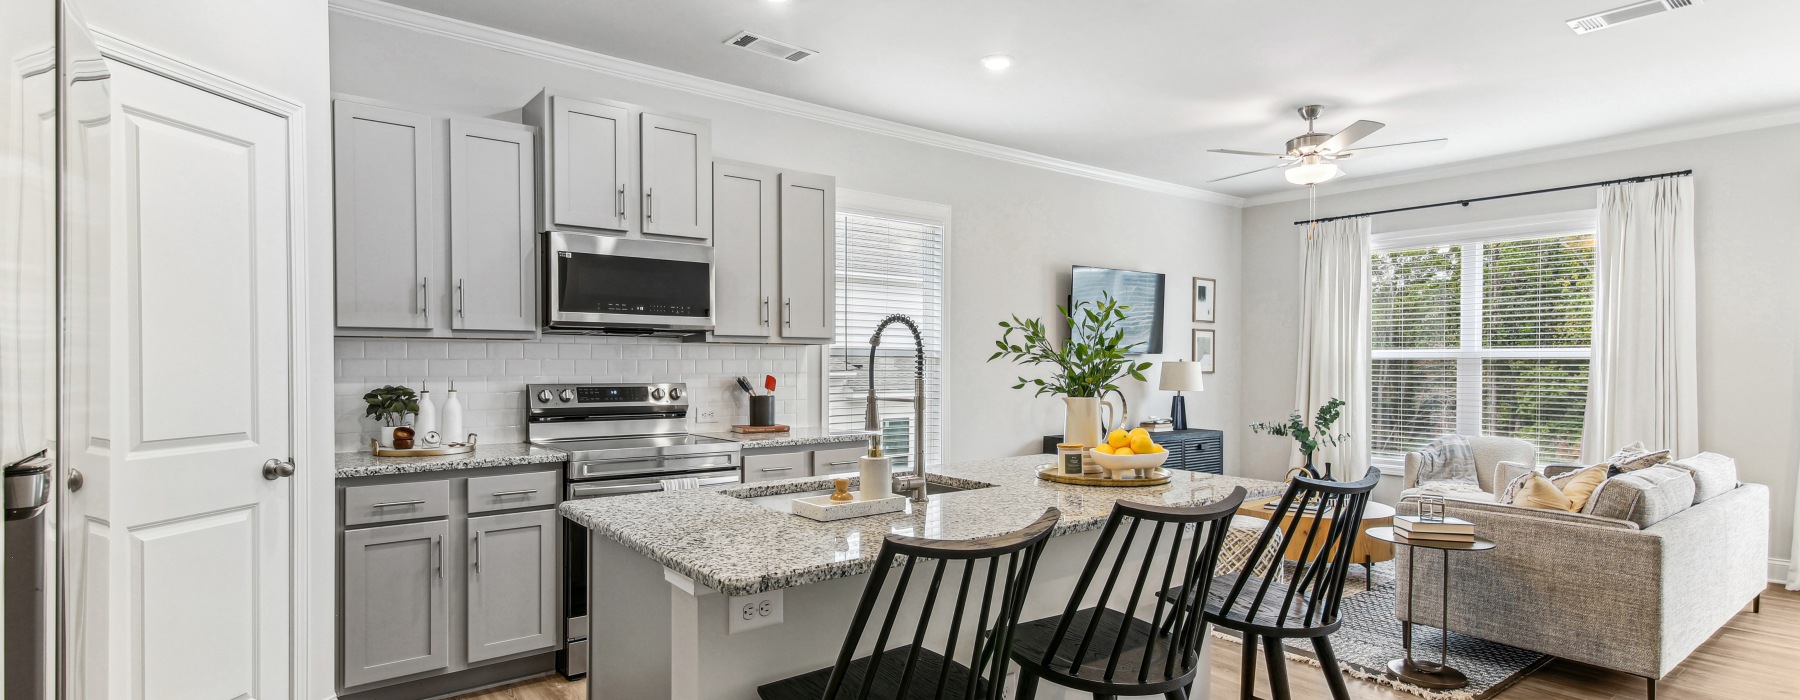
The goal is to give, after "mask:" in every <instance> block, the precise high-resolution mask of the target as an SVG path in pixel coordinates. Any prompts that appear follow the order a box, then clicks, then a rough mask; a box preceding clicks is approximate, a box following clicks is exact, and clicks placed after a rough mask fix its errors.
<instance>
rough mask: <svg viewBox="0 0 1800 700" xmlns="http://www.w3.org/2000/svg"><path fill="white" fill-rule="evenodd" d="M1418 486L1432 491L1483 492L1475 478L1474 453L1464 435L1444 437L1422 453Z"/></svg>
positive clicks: (1434, 441)
mask: <svg viewBox="0 0 1800 700" xmlns="http://www.w3.org/2000/svg"><path fill="white" fill-rule="evenodd" d="M1419 457H1420V459H1419V474H1418V479H1417V480H1416V484H1417V485H1418V486H1420V487H1424V488H1426V489H1427V490H1431V491H1443V492H1452V493H1453V492H1457V491H1480V490H1481V480H1480V479H1478V478H1476V476H1475V452H1474V451H1473V450H1470V449H1469V441H1468V439H1467V438H1464V437H1463V436H1461V435H1445V436H1443V437H1441V438H1438V439H1436V440H1432V441H1431V444H1429V445H1426V446H1425V448H1424V449H1421V450H1419Z"/></svg>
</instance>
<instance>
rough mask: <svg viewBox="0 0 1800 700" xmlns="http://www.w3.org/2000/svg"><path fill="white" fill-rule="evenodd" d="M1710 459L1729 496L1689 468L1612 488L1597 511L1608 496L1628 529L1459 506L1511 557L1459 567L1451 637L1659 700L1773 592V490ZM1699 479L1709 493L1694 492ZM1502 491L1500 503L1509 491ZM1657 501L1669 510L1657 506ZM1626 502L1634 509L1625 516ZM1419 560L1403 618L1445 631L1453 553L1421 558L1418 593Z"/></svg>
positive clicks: (1480, 504) (1618, 522) (1475, 503)
mask: <svg viewBox="0 0 1800 700" xmlns="http://www.w3.org/2000/svg"><path fill="white" fill-rule="evenodd" d="M1709 458H1711V459H1714V460H1715V463H1720V462H1722V463H1723V464H1725V465H1728V466H1729V469H1730V474H1732V475H1733V476H1731V477H1728V479H1727V481H1725V483H1723V484H1722V485H1721V484H1720V483H1719V479H1720V477H1719V472H1716V471H1715V472H1713V474H1712V475H1711V476H1706V475H1703V474H1701V473H1699V472H1693V473H1690V472H1688V471H1686V470H1685V469H1684V468H1682V467H1681V466H1680V465H1682V464H1683V463H1684V461H1678V462H1676V463H1675V464H1674V465H1670V466H1659V467H1652V468H1651V470H1660V471H1654V472H1653V471H1651V470H1644V473H1643V474H1642V475H1641V476H1640V477H1633V475H1639V474H1640V473H1639V472H1633V473H1632V474H1628V475H1626V476H1621V477H1615V478H1614V479H1610V480H1608V483H1607V484H1604V485H1602V486H1601V489H1600V491H1599V492H1596V493H1595V495H1594V498H1593V501H1594V502H1599V501H1600V500H1601V498H1602V497H1603V496H1605V497H1606V498H1607V499H1608V500H1609V501H1611V502H1613V504H1614V512H1615V513H1625V514H1627V517H1623V518H1609V517H1602V516H1600V515H1595V514H1592V513H1565V512H1559V511H1545V510H1536V509H1530V508H1523V507H1518V506H1513V505H1507V504H1499V503H1494V502H1492V501H1491V500H1488V501H1485V502H1484V500H1483V499H1481V498H1479V497H1476V498H1472V499H1471V498H1460V499H1459V498H1447V499H1446V510H1447V512H1448V514H1449V515H1451V516H1454V517H1458V518H1462V519H1464V520H1468V521H1470V522H1473V523H1474V524H1475V530H1476V533H1477V534H1479V535H1480V536H1482V537H1485V538H1488V539H1491V540H1493V541H1494V542H1496V543H1497V544H1498V545H1499V546H1498V548H1496V549H1494V550H1492V551H1487V552H1459V553H1453V554H1451V557H1452V558H1453V559H1452V561H1451V564H1450V600H1449V613H1448V617H1449V624H1448V627H1449V629H1451V630H1452V631H1455V632H1457V633H1460V634H1464V635H1468V636H1472V637H1478V638H1481V639H1486V640H1490V641H1495V642H1500V643H1502V644H1508V645H1511V646H1515V647H1519V648H1522V649H1529V650H1532V651H1536V652H1539V653H1542V654H1546V655H1550V656H1555V657H1560V658H1564V659H1569V660H1573V661H1579V662H1581V663H1586V664H1592V665H1595V666H1601V667H1604V668H1609V669H1614V670H1618V671H1623V672H1625V673H1630V674H1633V675H1637V676H1642V677H1644V678H1646V679H1648V680H1649V686H1648V688H1649V696H1650V697H1651V698H1652V699H1654V698H1655V695H1656V680H1657V679H1659V678H1662V677H1663V676H1664V675H1666V674H1668V673H1669V671H1671V670H1673V669H1674V668H1675V667H1676V666H1677V665H1678V664H1680V663H1681V662H1682V660H1683V659H1686V658H1687V656H1688V655H1689V654H1691V653H1693V651H1694V649H1696V648H1698V647H1699V646H1700V645H1701V644H1702V643H1703V642H1705V641H1706V640H1707V638H1708V637H1710V636H1712V634H1713V633H1714V632H1717V631H1718V630H1719V629H1720V628H1721V627H1723V626H1724V625H1725V623H1726V622H1727V621H1729V620H1730V619H1731V618H1732V617H1733V616H1735V615H1737V614H1738V613H1739V612H1741V611H1742V610H1743V609H1744V606H1745V605H1747V604H1756V603H1759V602H1760V601H1759V600H1758V599H1759V596H1760V595H1761V594H1762V592H1763V590H1764V588H1765V587H1766V585H1767V581H1768V568H1767V562H1768V536H1769V535H1768V533H1769V490H1768V488H1767V487H1764V486H1762V485H1759V484H1739V483H1737V482H1736V481H1735V471H1736V466H1735V464H1731V463H1730V460H1729V459H1727V458H1722V457H1720V456H1718V455H1699V456H1696V457H1694V458H1692V459H1694V460H1700V461H1702V462H1704V461H1705V460H1707V459H1709ZM1477 459H1478V462H1479V460H1480V452H1478V453H1477ZM1408 463H1409V466H1410V465H1411V463H1412V460H1411V459H1410V458H1409V460H1408ZM1699 468H1708V467H1707V466H1706V465H1704V464H1702V465H1700V467H1699ZM1410 472H1411V470H1409V476H1410ZM1695 477H1700V479H1701V482H1702V483H1703V484H1707V483H1710V484H1711V486H1710V487H1705V486H1703V487H1702V488H1699V489H1696V487H1695V483H1696V481H1695ZM1621 480H1623V481H1621ZM1684 480H1685V482H1684ZM1614 482H1618V483H1616V484H1615V483H1614ZM1490 483H1493V484H1494V485H1493V486H1491V487H1489V488H1488V490H1490V491H1499V490H1502V489H1504V488H1505V486H1506V482H1505V481H1500V480H1498V479H1495V480H1494V481H1493V482H1490ZM1415 486H1416V484H1412V483H1407V484H1406V487H1407V489H1408V490H1407V491H1406V492H1405V493H1404V495H1403V496H1402V498H1401V503H1400V505H1399V507H1398V511H1399V513H1400V514H1402V515H1412V514H1417V512H1418V505H1417V504H1418V501H1417V499H1418V497H1419V492H1418V489H1416V488H1414V487H1415ZM1483 486H1484V487H1487V486H1488V485H1487V484H1484V485H1483ZM1609 488H1610V489H1613V490H1614V492H1613V493H1612V494H1606V493H1605V491H1606V490H1607V489H1609ZM1640 491H1641V492H1640ZM1659 496H1660V497H1661V498H1662V500H1663V501H1664V502H1662V503H1657V502H1655V501H1654V499H1655V498H1658V497H1659ZM1489 497H1490V498H1491V495H1490V496H1489ZM1626 498H1632V499H1635V500H1634V501H1633V502H1632V503H1631V504H1629V505H1624V506H1621V505H1619V504H1620V503H1624V502H1625V501H1624V500H1623V499H1626ZM1690 501H1691V502H1690ZM1671 504H1673V505H1671ZM1409 549H1410V548H1408V547H1401V548H1399V550H1400V551H1399V552H1398V556H1397V558H1396V561H1395V563H1396V565H1397V567H1398V568H1397V569H1396V571H1398V572H1399V578H1400V580H1399V591H1398V592H1399V601H1400V603H1399V604H1398V609H1397V610H1396V615H1397V616H1398V617H1400V619H1401V620H1402V621H1405V622H1412V623H1418V624H1421V625H1427V626H1431V627H1438V626H1440V624H1441V623H1440V619H1439V609H1440V608H1439V606H1440V604H1441V601H1442V599H1443V598H1442V596H1443V592H1442V588H1443V586H1442V584H1441V583H1440V582H1441V581H1442V580H1443V569H1442V561H1443V556H1442V553H1440V552H1436V551H1432V552H1425V553H1421V554H1420V555H1419V559H1418V562H1417V568H1416V571H1415V576H1416V581H1417V590H1416V591H1413V590H1410V588H1411V587H1410V586H1409V584H1408V582H1407V580H1406V572H1407V567H1408V566H1409V563H1410V560H1411V555H1412V553H1411V552H1409V551H1408V550H1409ZM1409 595H1411V596H1415V597H1414V598H1412V612H1411V613H1410V615H1409V613H1408V610H1407V606H1406V603H1405V601H1406V600H1407V596H1409Z"/></svg>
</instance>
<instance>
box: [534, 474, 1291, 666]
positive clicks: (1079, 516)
mask: <svg viewBox="0 0 1800 700" xmlns="http://www.w3.org/2000/svg"><path fill="white" fill-rule="evenodd" d="M1049 461H1050V458H1049V457H1047V456H1044V455H1030V456H1025V457H1012V458H1005V459H995V460H985V461H975V462H966V463H961V464H953V465H946V466H944V467H941V468H938V469H936V470H935V471H933V472H932V473H931V474H930V475H929V477H928V479H929V481H930V482H931V486H932V489H931V490H932V491H933V493H932V495H931V496H930V498H929V499H928V501H927V502H926V503H923V504H918V503H912V504H909V507H908V509H907V510H906V511H905V512H901V513H893V514H888V515H878V516H871V517H866V518H855V519H848V520H840V521H836V522H815V521H812V520H808V519H805V518H801V517H799V516H795V515H792V514H791V513H788V512H786V501H787V500H791V498H792V497H794V496H795V495H804V494H807V493H810V492H816V491H819V490H822V489H828V488H829V481H828V480H825V479H817V478H813V479H792V480H786V481H772V482H761V483H756V484H751V485H745V486H739V487H733V488H727V489H720V490H702V491H676V492H663V493H649V494H639V495H634V496H623V497H617V498H605V499H592V500H584V501H571V502H567V503H564V504H563V505H562V507H561V508H562V513H563V515H564V517H566V518H568V519H570V520H572V521H574V522H576V523H578V524H580V525H582V526H585V527H587V528H588V529H589V530H590V531H591V532H592V533H593V535H594V536H593V537H590V538H589V542H590V544H589V562H590V567H591V575H590V577H589V580H590V584H589V589H588V600H589V611H590V615H591V629H592V638H593V640H594V641H593V644H592V648H591V651H590V654H591V656H590V666H589V668H590V672H589V679H590V680H589V683H588V696H589V697H590V698H595V699H602V698H604V699H606V700H611V699H613V698H662V697H667V698H681V699H683V700H701V699H707V700H713V699H719V698H754V697H756V686H758V685H760V684H763V683H767V682H770V681H774V680H780V679H782V678H786V677H788V676H791V675H795V674H798V673H803V672H806V671H811V670H814V669H818V668H822V667H825V666H829V665H830V664H831V662H832V661H833V660H834V659H835V658H836V654H837V651H838V647H839V646H840V645H841V644H842V643H843V639H844V634H845V631H846V630H847V629H848V628H849V624H850V619H851V616H852V614H853V612H854V609H855V607H856V601H857V598H858V597H859V596H860V595H861V593H862V589H863V586H864V584H865V582H866V579H865V578H864V577H863V576H864V575H865V574H867V573H868V572H869V570H870V569H871V568H872V567H873V566H874V563H875V558H876V554H877V552H878V551H879V549H880V547H881V541H882V538H883V537H885V536H886V535H887V534H889V533H896V534H903V535H909V536H914V537H929V538H938V539H971V538H976V537H985V536H989V535H996V534H1000V533H1004V532H1009V531H1012V530H1016V529H1018V528H1021V527H1024V526H1025V525H1028V524H1030V523H1031V522H1032V521H1033V520H1035V519H1037V518H1038V516H1040V515H1042V514H1043V512H1044V510H1045V509H1046V508H1051V507H1054V508H1057V509H1059V510H1061V512H1062V519H1061V520H1060V521H1059V522H1058V523H1057V526H1056V529H1055V531H1054V533H1053V539H1052V540H1051V541H1050V543H1049V544H1048V546H1047V547H1046V549H1045V556H1044V560H1043V561H1042V562H1041V563H1040V565H1039V569H1038V573H1037V576H1036V578H1035V581H1034V583H1033V584H1032V589H1031V594H1030V596H1029V598H1028V599H1027V600H1026V605H1025V611H1024V618H1023V619H1034V618H1037V617H1043V616H1047V615H1054V614H1058V613H1060V612H1061V611H1062V609H1063V606H1064V605H1066V604H1067V602H1068V596H1069V594H1070V592H1071V591H1072V590H1073V589H1074V583H1075V578H1076V577H1077V576H1078V575H1079V573H1080V571H1081V567H1082V564H1083V563H1084V562H1085V561H1086V558H1087V556H1088V554H1089V552H1090V550H1091V549H1092V547H1093V544H1094V541H1095V538H1096V537H1097V535H1098V532H1097V531H1098V529H1099V528H1100V526H1101V525H1102V524H1104V523H1105V521H1106V517H1107V515H1108V513H1110V512H1111V509H1112V504H1113V503H1114V502H1115V501H1117V500H1122V499H1123V500H1132V501H1140V502H1146V503H1156V504H1163V505H1175V506H1187V505H1199V504H1205V503H1210V502H1213V501H1216V500H1218V499H1220V498H1223V497H1225V496H1226V495H1227V494H1229V493H1230V492H1231V490H1232V489H1233V488H1235V487H1240V486H1241V487H1243V488H1244V489H1245V490H1246V491H1247V492H1248V496H1249V497H1250V498H1256V497H1259V496H1271V495H1275V494H1278V493H1279V492H1280V491H1281V488H1282V485H1281V484H1279V483H1276V482H1271V481H1262V480H1257V479H1244V478H1237V477H1228V476H1216V475H1210V474H1198V473H1190V472H1180V471H1177V472H1175V473H1174V478H1173V481H1172V482H1171V483H1169V484H1166V485H1163V486H1149V487H1138V488H1096V487H1081V486H1068V485H1062V484H1054V483H1050V482H1047V481H1042V480H1040V479H1038V478H1037V477H1036V474H1035V469H1036V467H1037V466H1038V465H1040V464H1045V463H1048V462H1049ZM899 624H901V625H903V626H901V627H897V629H911V626H912V625H913V624H914V622H913V621H902V622H901V623H899ZM941 641H942V640H938V642H939V643H940V644H941ZM928 644H929V642H928ZM1208 648H1209V649H1210V645H1209V647H1208ZM1205 682H1206V675H1205V674H1201V676H1200V679H1199V684H1201V685H1204V684H1205ZM1196 690H1197V691H1198V692H1197V693H1196V696H1197V697H1206V696H1205V695H1204V691H1203V690H1200V689H1199V688H1197V689H1196ZM1057 693H1058V689H1057V688H1053V687H1050V686H1048V685H1045V686H1043V687H1040V689H1039V697H1044V698H1055V697H1058V695H1057ZM1069 697H1078V695H1075V694H1071V695H1069Z"/></svg>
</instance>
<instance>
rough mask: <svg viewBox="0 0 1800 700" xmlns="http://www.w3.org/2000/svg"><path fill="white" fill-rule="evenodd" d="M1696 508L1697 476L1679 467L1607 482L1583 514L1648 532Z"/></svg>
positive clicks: (1649, 470) (1664, 467)
mask: <svg viewBox="0 0 1800 700" xmlns="http://www.w3.org/2000/svg"><path fill="white" fill-rule="evenodd" d="M1693 504H1694V477H1693V474H1692V473H1690V472H1688V471H1687V470H1684V469H1681V468H1678V467H1669V466H1657V467H1649V468H1646V469H1639V470H1637V471H1634V472H1631V473H1629V474H1622V475H1620V476H1615V477H1613V478H1611V479H1607V480H1606V483H1604V484H1602V485H1601V486H1600V490H1599V492H1597V493H1595V494H1594V496H1593V498H1591V499H1589V500H1588V505H1587V507H1586V508H1584V509H1583V510H1582V512H1584V513H1587V514H1589V515H1598V516H1600V517H1603V518H1613V519H1616V520H1629V521H1631V522H1634V523H1637V526H1638V527H1640V528H1647V527H1650V526H1652V525H1655V524H1657V523H1658V522H1661V521H1662V520H1663V519H1664V518H1667V517H1669V516H1672V515H1675V514H1676V513H1680V512H1682V511H1684V510H1687V509H1688V507H1689V506H1692V505H1693Z"/></svg>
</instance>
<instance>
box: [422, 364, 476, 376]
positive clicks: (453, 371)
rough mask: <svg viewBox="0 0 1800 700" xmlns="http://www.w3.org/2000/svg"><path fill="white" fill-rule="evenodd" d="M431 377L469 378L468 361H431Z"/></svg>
mask: <svg viewBox="0 0 1800 700" xmlns="http://www.w3.org/2000/svg"><path fill="white" fill-rule="evenodd" d="M431 376H433V377H466V376H469V361H468V360H432V361H431Z"/></svg>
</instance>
